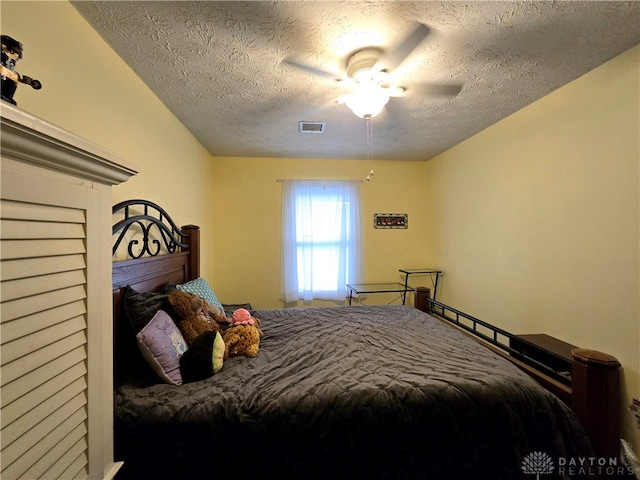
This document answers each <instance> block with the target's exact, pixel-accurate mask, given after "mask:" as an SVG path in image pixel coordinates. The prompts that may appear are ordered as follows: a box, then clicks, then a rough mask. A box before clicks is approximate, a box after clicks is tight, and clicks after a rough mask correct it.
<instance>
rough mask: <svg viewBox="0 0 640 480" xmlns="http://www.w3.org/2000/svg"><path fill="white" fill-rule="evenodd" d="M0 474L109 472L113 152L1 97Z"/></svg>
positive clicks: (116, 161) (119, 171) (119, 168)
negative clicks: (0, 402)
mask: <svg viewBox="0 0 640 480" xmlns="http://www.w3.org/2000/svg"><path fill="white" fill-rule="evenodd" d="M1 116H2V131H1V146H2V158H1V161H2V165H1V167H2V179H1V190H0V193H1V204H0V214H1V224H0V232H1V245H0V257H1V264H0V267H1V270H0V280H1V281H2V284H1V302H2V303H1V322H0V342H1V354H0V360H1V364H0V369H1V370H0V381H1V386H0V389H1V392H0V393H1V397H0V398H1V401H2V407H1V408H2V410H1V412H0V423H1V428H2V431H1V437H0V441H1V452H0V455H1V456H0V465H1V469H2V470H1V473H0V476H1V477H2V478H3V479H13V478H26V479H33V478H41V477H42V478H94V479H102V478H111V477H113V476H114V475H115V473H116V471H117V469H118V467H119V466H118V465H117V464H115V463H114V461H113V382H112V378H113V373H112V370H113V367H112V353H111V352H112V319H111V315H112V307H111V304H112V297H111V203H112V201H111V187H112V186H113V185H115V184H118V183H121V182H124V181H126V180H127V179H128V178H129V177H130V176H131V175H133V174H135V173H136V172H135V170H134V168H133V167H132V166H130V164H128V162H126V161H124V160H123V159H122V158H120V157H119V156H118V155H116V154H114V153H112V152H109V151H107V150H105V149H103V148H101V147H99V146H97V145H94V144H92V143H90V142H87V141H86V140H83V139H82V138H79V137H77V136H76V135H74V134H72V133H70V132H67V131H65V130H63V129H60V128H58V127H56V126H54V125H51V124H50V123H48V122H45V121H43V120H40V119H38V118H36V117H34V116H32V115H30V114H28V113H26V112H24V111H22V110H20V109H18V108H15V107H13V106H11V105H9V104H6V103H5V102H2V106H1Z"/></svg>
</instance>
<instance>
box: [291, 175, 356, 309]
mask: <svg viewBox="0 0 640 480" xmlns="http://www.w3.org/2000/svg"><path fill="white" fill-rule="evenodd" d="M282 192H283V196H282V226H283V235H282V242H283V246H282V271H283V275H282V278H283V286H282V287H283V292H282V300H284V301H285V302H295V301H298V300H299V299H302V300H305V301H310V300H313V299H319V300H344V298H345V297H346V296H347V289H346V284H347V283H351V282H357V277H358V271H359V265H360V258H359V255H360V182H357V181H356V182H349V181H310V180H309V181H308V180H291V181H285V182H283V190H282Z"/></svg>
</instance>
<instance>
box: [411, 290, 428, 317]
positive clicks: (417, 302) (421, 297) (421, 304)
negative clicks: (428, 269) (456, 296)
mask: <svg viewBox="0 0 640 480" xmlns="http://www.w3.org/2000/svg"><path fill="white" fill-rule="evenodd" d="M428 298H431V290H430V289H428V288H427V287H417V288H416V294H415V295H414V301H413V306H414V307H416V308H417V309H418V310H422V311H423V312H428V311H430V310H431V308H430V305H429V302H428V301H427V299H428Z"/></svg>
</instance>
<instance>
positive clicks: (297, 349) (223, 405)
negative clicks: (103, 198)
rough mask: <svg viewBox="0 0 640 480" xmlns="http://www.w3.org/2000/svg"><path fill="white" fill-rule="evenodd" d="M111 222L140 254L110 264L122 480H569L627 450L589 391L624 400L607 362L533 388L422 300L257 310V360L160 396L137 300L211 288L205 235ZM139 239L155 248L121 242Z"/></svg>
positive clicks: (160, 223)
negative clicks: (616, 393) (614, 392)
mask: <svg viewBox="0 0 640 480" xmlns="http://www.w3.org/2000/svg"><path fill="white" fill-rule="evenodd" d="M114 216H115V217H116V218H117V219H118V220H117V222H116V224H115V225H114V239H115V242H116V244H115V245H114V253H115V250H116V249H117V248H127V249H128V250H129V255H128V256H130V257H135V258H132V259H128V260H123V261H115V262H114V264H113V293H114V338H115V342H114V366H115V368H114V371H115V387H114V405H115V421H114V428H115V432H114V433H115V454H116V459H117V460H120V461H124V466H123V468H122V470H121V472H120V473H119V475H118V479H128V478H132V479H138V478H158V479H160V478H185V479H186V478H188V479H214V478H256V477H257V476H261V477H262V476H266V477H269V478H271V477H273V476H275V475H282V476H284V477H285V478H290V477H293V476H299V477H300V478H323V479H326V478H348V477H351V478H407V479H418V478H430V479H448V478H451V479H461V478H465V479H472V478H479V479H480V478H487V479H489V478H490V479H494V480H499V479H521V478H536V475H539V474H541V473H544V474H545V476H544V478H569V474H568V472H567V471H564V470H563V469H562V468H561V462H562V460H561V459H565V460H566V459H578V458H589V457H591V458H593V457H594V455H604V454H606V455H609V454H610V451H607V450H606V449H607V448H611V445H614V447H613V448H614V449H617V448H618V447H617V446H616V444H617V442H618V441H619V440H618V438H619V437H617V435H618V432H617V431H616V430H615V428H613V430H612V428H611V427H610V424H611V423H616V418H617V415H618V412H614V414H610V413H609V411H610V409H611V405H610V402H605V403H606V405H604V404H603V403H602V402H603V400H602V399H601V398H595V399H594V394H593V392H592V390H596V391H599V392H601V391H602V388H601V387H602V385H606V388H607V389H611V388H615V381H612V380H611V378H610V377H613V378H615V375H613V376H612V375H611V372H612V371H614V372H617V370H616V369H615V368H613V367H612V364H611V359H610V358H609V357H608V356H604V357H602V356H601V357H597V356H596V357H597V358H596V360H598V359H599V360H598V361H594V360H593V359H592V358H591V357H593V355H592V354H590V353H589V352H590V351H581V353H580V355H582V357H581V361H579V360H576V361H575V363H576V364H577V363H582V367H580V368H582V370H580V369H578V370H576V371H577V372H579V373H578V374H577V375H578V376H580V378H582V380H580V386H578V388H577V389H576V388H575V385H573V382H569V385H566V384H563V383H562V382H557V381H556V380H555V379H553V378H548V376H547V374H546V373H544V372H542V373H541V372H538V374H537V375H536V374H534V372H533V371H537V370H536V368H535V365H534V366H532V365H529V364H527V362H526V361H524V360H522V359H520V360H517V361H515V362H514V360H516V359H514V358H512V355H510V352H509V351H508V348H507V350H503V349H500V348H498V347H497V346H496V345H492V344H491V343H492V342H491V341H487V339H486V338H482V337H483V336H484V334H481V335H480V336H478V335H475V336H473V332H471V333H470V332H468V331H464V330H465V329H464V328H461V327H460V325H455V323H456V320H457V319H456V318H454V322H453V323H454V324H453V325H452V324H451V323H452V322H451V318H450V316H449V315H447V314H446V311H453V310H446V309H445V308H444V307H446V306H444V305H443V304H440V303H439V302H435V303H434V302H433V301H431V300H429V299H428V292H425V291H423V292H422V294H421V295H417V296H416V306H417V307H419V308H413V307H409V306H404V305H386V306H376V305H372V306H360V305H359V306H336V307H314V308H289V309H282V310H259V309H251V313H252V315H253V316H254V317H256V318H259V319H260V321H261V326H260V328H261V329H262V331H263V333H264V336H263V337H262V338H261V343H260V350H259V353H258V355H257V356H256V357H254V358H249V357H245V356H240V357H231V358H229V359H227V360H226V361H225V362H224V366H223V367H222V369H221V370H220V371H219V372H217V373H216V374H215V375H212V376H211V377H209V378H207V379H205V380H201V381H197V382H191V383H185V384H182V385H180V386H175V385H170V384H167V383H163V382H162V381H160V380H159V379H158V376H157V375H154V374H153V372H152V371H151V370H150V369H149V368H148V364H147V362H145V361H144V359H143V358H142V356H141V354H140V351H139V350H138V349H137V346H136V342H135V331H134V329H133V327H132V322H131V319H130V318H128V317H129V315H130V314H131V312H129V311H128V310H127V305H126V303H127V300H126V295H129V294H130V293H131V292H134V293H143V292H146V293H147V294H148V295H149V296H153V295H158V296H162V295H164V294H165V293H166V291H167V290H166V289H167V285H180V284H184V283H187V282H189V281H192V280H194V279H198V278H200V271H199V251H200V232H199V229H198V227H196V226H193V225H188V226H186V227H182V228H178V227H177V226H176V224H175V223H174V222H173V221H172V220H171V218H170V217H169V216H168V215H167V214H166V212H165V211H164V210H162V209H161V208H160V207H159V206H158V205H156V204H153V203H151V202H146V201H143V200H132V201H128V202H123V203H121V204H118V205H116V206H115V207H114ZM132 226H133V227H135V228H136V229H137V230H139V231H140V232H141V233H142V239H140V238H138V239H134V240H129V239H128V237H127V235H126V234H124V233H123V232H125V231H126V230H127V229H128V228H132ZM152 230H155V232H156V233H155V237H156V238H155V239H151V237H152V234H151V233H150V232H151V231H152ZM123 239H124V240H123ZM123 246H124V247H123ZM161 250H165V251H167V252H169V253H162V254H157V255H153V254H154V253H160V251H161ZM430 302H431V303H430ZM225 307H226V308H225V310H227V312H228V313H229V314H231V312H232V311H233V309H235V308H238V307H239V306H238V305H233V306H229V305H227V306H225ZM243 307H248V308H251V306H250V305H243ZM436 307H439V308H440V311H439V312H438V311H437V308H436ZM447 308H448V307H447ZM470 318H473V317H470ZM458 323H460V322H458ZM474 329H475V327H474V328H471V330H474ZM474 337H475V338H474ZM489 340H491V339H489ZM580 355H578V357H580ZM583 357H588V358H586V359H585V358H583ZM603 359H604V360H603ZM603 365H604V367H603ZM594 369H595V371H596V373H595V374H594V373H593V371H594ZM603 372H605V373H606V375H604V377H605V378H604V379H603ZM583 377H584V378H583ZM541 382H542V383H543V384H545V386H546V387H547V388H543V387H542V386H541ZM545 382H546V383H545ZM594 383H595V384H597V385H598V386H596V387H595V388H594ZM612 385H613V387H612ZM554 389H555V391H554ZM563 397H564V398H563ZM561 398H562V400H561ZM563 400H564V401H563ZM594 402H595V403H594ZM598 402H600V403H598ZM614 403H615V402H614ZM567 404H568V405H572V406H573V407H574V408H573V410H572V409H571V408H569V406H567ZM594 408H599V409H600V410H598V413H595V412H594ZM581 409H582V410H581ZM614 409H615V407H614ZM574 410H576V412H575V413H574ZM579 411H582V416H583V417H581V416H579V415H577V414H576V413H578V412H579ZM604 415H609V417H610V418H600V417H603V416H604ZM596 417H597V418H596ZM601 424H602V425H607V429H605V430H606V431H605V430H602V428H603V427H602V425H601ZM598 429H601V430H598ZM592 432H597V435H598V438H595V439H594V438H589V436H590V434H592ZM603 432H604V433H603ZM602 435H604V436H606V437H607V438H604V437H603V436H602ZM591 436H592V437H594V436H596V435H593V434H592V435H591ZM594 440H595V441H594ZM613 455H614V456H615V457H617V453H615V452H614V453H613ZM545 469H546V470H545ZM571 473H573V474H574V476H572V477H571V478H576V477H575V472H571ZM527 475H528V476H529V477H527Z"/></svg>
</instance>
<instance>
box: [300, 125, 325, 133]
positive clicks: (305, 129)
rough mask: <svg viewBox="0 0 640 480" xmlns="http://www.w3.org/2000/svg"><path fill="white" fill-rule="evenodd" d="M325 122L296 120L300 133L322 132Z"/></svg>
mask: <svg viewBox="0 0 640 480" xmlns="http://www.w3.org/2000/svg"><path fill="white" fill-rule="evenodd" d="M325 125H326V123H325V122H298V127H299V128H300V133H324V127H325Z"/></svg>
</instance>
